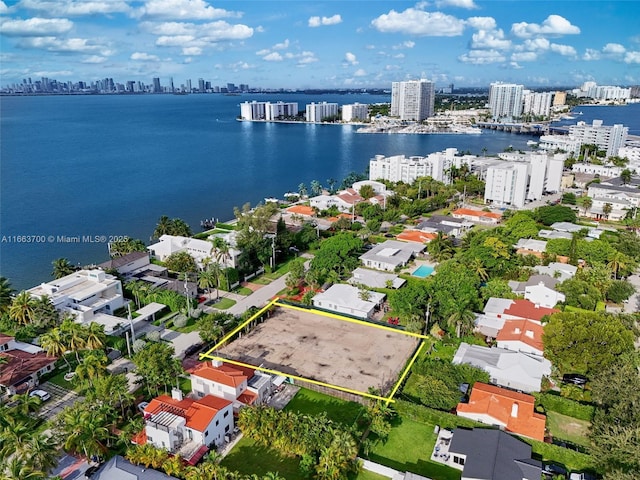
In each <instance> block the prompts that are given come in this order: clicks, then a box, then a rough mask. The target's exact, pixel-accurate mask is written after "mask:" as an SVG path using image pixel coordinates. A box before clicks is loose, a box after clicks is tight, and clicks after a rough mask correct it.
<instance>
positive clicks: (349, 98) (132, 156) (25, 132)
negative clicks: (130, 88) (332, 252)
mask: <svg viewBox="0 0 640 480" xmlns="http://www.w3.org/2000/svg"><path fill="white" fill-rule="evenodd" d="M245 100H249V101H252V100H257V101H278V100H283V101H297V102H298V104H299V108H300V109H301V110H302V109H304V106H305V105H306V104H307V103H311V102H312V101H315V102H318V101H326V102H337V103H339V104H341V105H343V104H348V103H355V102H359V103H378V102H389V101H390V98H389V97H388V96H373V95H304V94H281V95H274V94H269V95H266V94H265V95H260V94H244V95H240V96H224V95H207V94H204V95H197V94H193V95H131V96H128V95H114V96H108V95H95V96H91V95H84V96H42V97H35V96H34V97H29V96H27V97H2V98H0V240H2V241H1V243H0V275H2V276H5V277H7V278H9V280H10V281H11V283H12V285H13V286H14V288H16V289H23V288H29V287H32V286H34V285H37V284H39V283H41V282H46V281H49V280H51V279H52V277H51V270H52V266H51V262H52V261H53V260H54V259H56V258H60V257H65V258H68V259H69V260H70V261H71V262H72V263H73V264H77V265H87V264H91V263H100V262H103V261H105V260H107V259H108V250H107V243H106V242H107V241H108V240H109V239H117V238H119V237H121V236H130V237H134V238H140V239H142V240H144V241H145V242H146V243H147V244H149V243H150V236H151V235H152V233H153V230H154V228H155V225H156V223H157V221H158V218H159V217H160V216H161V215H168V216H169V217H179V218H182V219H183V220H185V221H186V222H187V223H189V224H190V225H191V227H192V229H193V230H194V232H197V231H199V229H200V227H199V224H200V220H202V219H204V218H218V219H220V220H221V221H225V220H229V219H231V218H233V208H234V207H235V206H238V207H240V206H242V205H243V204H244V203H246V202H250V203H251V204H252V205H255V204H257V203H258V202H262V201H264V198H265V197H272V196H275V197H280V198H282V196H283V194H284V193H285V192H287V191H297V190H298V185H299V184H300V183H304V184H306V186H307V188H308V187H309V184H310V182H311V181H312V180H318V181H319V182H320V183H321V184H323V185H325V186H326V185H327V180H328V179H330V178H333V179H336V180H338V182H341V181H342V179H343V178H344V177H345V176H346V175H347V174H348V173H349V172H352V171H356V172H364V170H365V169H366V168H367V166H368V164H369V160H370V159H371V158H372V157H373V156H374V155H376V154H382V155H399V154H405V155H427V154H429V153H431V152H435V151H441V150H444V149H445V148H449V147H456V148H458V150H459V151H467V150H468V151H470V152H471V153H474V154H481V153H482V152H483V149H486V153H487V154H492V153H497V152H501V151H503V150H504V148H505V147H507V146H509V145H512V146H513V147H514V148H516V149H523V150H527V149H528V147H527V145H526V142H527V140H531V137H529V136H526V135H516V134H510V133H504V132H494V131H483V133H482V134H481V135H410V134H400V135H398V134H359V133H356V130H357V127H355V126H338V125H312V124H275V123H252V122H239V121H237V120H236V117H237V116H238V115H239V113H240V107H239V104H240V103H241V102H244V101H245ZM635 107H636V106H634V107H623V108H619V109H618V110H616V112H618V111H623V110H626V109H629V108H635ZM596 108H598V113H600V112H601V113H603V114H605V113H606V111H605V110H601V109H606V108H609V107H596ZM611 108H615V107H611ZM582 110H583V111H584V117H585V120H586V117H587V116H588V115H587V109H586V108H583V109H582ZM638 112H639V110H638V109H637V108H636V109H635V113H636V114H637V113H638ZM630 113H631V112H630ZM604 120H605V124H609V122H608V120H607V118H604ZM622 123H625V122H622ZM637 123H638V122H637V121H636V128H637ZM20 239H21V240H20ZM24 240H27V241H24Z"/></svg>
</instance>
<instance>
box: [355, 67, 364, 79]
mask: <svg viewBox="0 0 640 480" xmlns="http://www.w3.org/2000/svg"><path fill="white" fill-rule="evenodd" d="M353 76H354V77H366V76H367V72H365V71H364V69H362V68H359V69H358V70H356V71H355V72H354V73H353Z"/></svg>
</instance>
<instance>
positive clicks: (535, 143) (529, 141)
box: [527, 140, 538, 146]
mask: <svg viewBox="0 0 640 480" xmlns="http://www.w3.org/2000/svg"><path fill="white" fill-rule="evenodd" d="M527 145H529V146H533V145H538V142H536V141H535V140H528V141H527Z"/></svg>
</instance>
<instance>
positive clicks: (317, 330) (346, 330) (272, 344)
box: [212, 307, 418, 394]
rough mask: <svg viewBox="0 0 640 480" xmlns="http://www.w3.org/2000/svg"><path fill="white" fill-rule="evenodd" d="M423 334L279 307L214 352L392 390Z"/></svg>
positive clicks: (356, 387) (347, 383)
mask: <svg viewBox="0 0 640 480" xmlns="http://www.w3.org/2000/svg"><path fill="white" fill-rule="evenodd" d="M417 344H418V339H416V338H414V337H410V336H407V335H404V334H402V333H395V332H391V331H386V330H382V329H379V328H375V327H370V326H367V325H359V324H355V323H351V322H347V321H341V320H336V319H333V318H328V317H325V316H322V315H318V314H315V313H312V312H300V311H297V310H292V309H287V308H282V307H280V308H277V309H276V310H275V311H274V313H273V315H272V316H271V318H269V319H268V320H267V321H265V322H264V323H262V324H260V325H258V326H257V327H256V328H255V329H253V330H252V331H251V333H249V334H248V335H245V336H243V337H242V338H240V339H238V340H235V341H234V342H232V343H230V344H228V345H226V346H224V347H223V348H221V349H219V350H217V351H215V352H212V354H213V355H219V356H221V357H224V358H229V359H231V360H236V361H239V362H244V363H248V364H250V365H255V366H262V367H264V368H269V369H273V370H277V371H280V372H283V373H288V374H291V375H297V376H300V377H304V378H310V379H313V380H317V381H321V382H326V383H329V384H332V385H338V386H341V387H345V388H350V389H353V390H357V391H360V392H366V391H367V389H368V388H369V387H375V388H378V389H379V390H380V391H381V392H382V393H383V394H387V393H388V392H389V391H390V389H391V388H392V387H393V385H394V384H395V382H396V380H397V378H398V374H399V373H400V371H401V370H402V368H403V367H404V365H405V364H406V361H407V359H408V358H409V357H410V356H411V354H412V352H413V351H414V349H415V348H416V346H417Z"/></svg>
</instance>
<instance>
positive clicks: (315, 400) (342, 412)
mask: <svg viewBox="0 0 640 480" xmlns="http://www.w3.org/2000/svg"><path fill="white" fill-rule="evenodd" d="M285 410H290V411H292V412H300V413H305V414H308V415H318V414H320V413H322V412H326V414H327V418H329V419H330V420H333V421H334V422H339V423H342V424H343V425H346V426H351V425H353V423H354V422H355V421H356V420H357V419H358V417H359V416H360V415H361V414H362V412H363V410H364V408H363V406H362V405H360V404H359V403H355V402H347V401H345V400H340V399H338V398H334V397H330V396H329V395H325V394H323V393H319V392H315V391H313V390H307V389H306V388H301V389H300V390H299V391H298V393H297V394H296V396H295V397H293V399H292V400H291V401H290V402H289V404H288V405H287V406H286V407H285Z"/></svg>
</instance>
